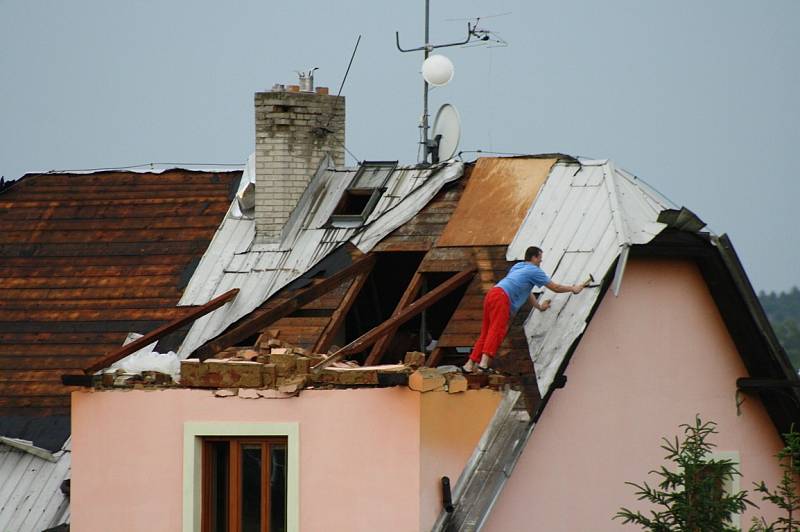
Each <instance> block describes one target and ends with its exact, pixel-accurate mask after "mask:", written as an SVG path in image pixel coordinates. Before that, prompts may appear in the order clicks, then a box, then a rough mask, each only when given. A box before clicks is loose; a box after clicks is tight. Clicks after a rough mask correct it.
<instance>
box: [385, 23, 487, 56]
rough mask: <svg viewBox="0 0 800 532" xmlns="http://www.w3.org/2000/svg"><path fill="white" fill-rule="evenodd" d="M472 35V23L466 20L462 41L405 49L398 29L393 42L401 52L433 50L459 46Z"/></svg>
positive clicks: (467, 41)
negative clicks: (465, 29)
mask: <svg viewBox="0 0 800 532" xmlns="http://www.w3.org/2000/svg"><path fill="white" fill-rule="evenodd" d="M472 35H473V28H472V24H470V23H469V22H467V38H466V39H464V40H463V41H460V42H451V43H447V44H430V45H425V46H418V47H416V48H408V49H406V48H403V47H401V46H400V32H399V31H396V32H394V37H395V42H396V44H397V49H398V50H400V51H401V52H418V51H419V50H428V51H431V50H435V49H436V48H447V47H448V46H461V45H463V44H467V43H469V41H470V40H471V39H472Z"/></svg>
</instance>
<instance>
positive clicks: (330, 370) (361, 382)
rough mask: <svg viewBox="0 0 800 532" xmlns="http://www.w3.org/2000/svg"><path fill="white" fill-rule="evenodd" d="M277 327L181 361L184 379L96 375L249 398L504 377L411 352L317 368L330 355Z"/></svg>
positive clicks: (115, 382)
mask: <svg viewBox="0 0 800 532" xmlns="http://www.w3.org/2000/svg"><path fill="white" fill-rule="evenodd" d="M279 333H280V331H278V330H277V329H271V330H269V331H267V332H265V333H262V334H261V336H259V339H258V342H257V343H256V344H255V345H252V346H234V347H229V348H227V349H225V350H223V351H221V352H220V353H218V354H217V356H216V357H214V358H209V359H206V360H205V361H202V362H201V361H200V360H198V359H187V360H183V361H181V363H180V381H179V383H176V382H175V381H174V380H173V379H172V378H170V376H169V375H167V374H164V373H160V372H157V371H144V372H142V373H141V374H131V373H126V372H124V371H122V370H118V371H116V372H113V373H105V374H102V375H97V376H95V386H98V387H127V388H130V387H135V388H148V387H168V386H177V385H180V386H183V387H189V388H213V389H216V391H215V392H214V395H215V396H217V397H231V396H233V395H238V396H239V397H241V398H243V399H259V398H286V397H292V396H295V395H297V394H298V393H300V391H301V390H304V389H307V388H310V387H316V388H335V387H358V386H408V387H409V388H411V389H412V390H417V391H420V392H427V391H432V390H442V391H443V390H445V388H446V389H447V391H448V392H449V393H460V392H464V391H466V390H467V389H471V388H479V387H481V386H487V385H491V386H494V387H499V386H502V385H503V384H504V383H505V382H506V381H505V380H504V378H503V377H502V376H499V375H498V376H492V377H493V378H492V379H490V378H489V377H487V376H486V375H481V376H473V375H468V376H466V377H465V376H464V375H461V374H460V373H459V371H458V368H457V367H456V366H442V367H439V368H428V367H425V362H426V355H425V353H423V352H420V351H409V352H407V353H406V354H405V357H404V361H403V363H402V364H382V365H376V366H360V365H359V364H358V363H357V362H356V361H353V360H338V361H335V362H332V363H331V364H330V365H329V366H327V367H325V368H323V369H318V370H315V369H314V367H315V366H316V365H317V364H319V363H320V362H322V361H324V360H326V359H327V358H328V357H327V356H326V355H324V354H321V353H312V352H310V351H309V350H307V349H304V348H301V347H297V346H294V345H291V344H290V343H288V342H285V341H283V340H280V339H278V338H277V335H278V334H279Z"/></svg>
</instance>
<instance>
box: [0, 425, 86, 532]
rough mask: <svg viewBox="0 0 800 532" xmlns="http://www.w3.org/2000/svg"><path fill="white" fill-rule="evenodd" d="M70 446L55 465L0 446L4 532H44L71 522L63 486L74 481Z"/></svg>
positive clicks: (0, 509)
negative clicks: (68, 480)
mask: <svg viewBox="0 0 800 532" xmlns="http://www.w3.org/2000/svg"><path fill="white" fill-rule="evenodd" d="M70 442H71V440H69V439H68V440H67V441H66V443H65V444H64V447H63V448H62V449H61V450H60V451H59V452H57V453H54V455H53V457H54V459H55V461H50V460H46V459H44V458H40V457H39V456H35V455H34V454H31V453H29V452H26V451H23V450H20V449H16V448H14V447H10V446H7V445H3V444H0V530H4V531H5V530H8V531H12V530H13V531H14V532H41V531H42V530H44V529H46V528H50V527H53V526H56V525H59V524H61V523H65V522H69V499H68V498H67V497H66V496H65V495H64V494H63V493H62V492H61V484H62V482H64V480H66V479H68V478H70V463H71V453H70Z"/></svg>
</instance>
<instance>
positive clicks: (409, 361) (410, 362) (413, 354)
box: [403, 351, 425, 368]
mask: <svg viewBox="0 0 800 532" xmlns="http://www.w3.org/2000/svg"><path fill="white" fill-rule="evenodd" d="M403 363H404V364H405V365H406V366H409V367H412V368H419V367H422V366H424V365H425V353H422V352H421V351H409V352H408V353H406V356H405V358H403Z"/></svg>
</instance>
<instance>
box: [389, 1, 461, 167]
mask: <svg viewBox="0 0 800 532" xmlns="http://www.w3.org/2000/svg"><path fill="white" fill-rule="evenodd" d="M430 11H431V9H430V0H425V44H424V45H422V46H418V47H416V48H408V49H405V48H402V47H401V46H400V32H398V31H395V32H394V36H395V40H396V43H397V49H398V50H400V51H401V52H404V53H405V52H418V51H420V50H423V51H424V54H425V59H428V57H429V56H430V53H431V51H433V50H435V49H436V48H446V47H448V46H461V45H464V44H467V43H468V42H470V40H471V39H472V37H473V34H474V32H473V28H472V25H471V24H470V23H469V22H467V38H466V39H464V40H463V41H460V42H451V43H447V44H431V39H430ZM422 102H423V104H422V106H423V107H422V125H421V126H420V127H421V128H422V139H423V140H422V142H421V144H422V145H423V152H422V153H423V155H422V164H425V165H427V164H430V163H429V156H430V155H431V152H432V151H433V150H434V149H436V143H435V142H434V141H432V140H430V139H429V137H428V130H429V129H430V126H429V125H428V118H429V114H428V81H427V80H426V79H424V78H423V91H422Z"/></svg>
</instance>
